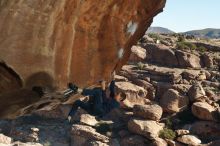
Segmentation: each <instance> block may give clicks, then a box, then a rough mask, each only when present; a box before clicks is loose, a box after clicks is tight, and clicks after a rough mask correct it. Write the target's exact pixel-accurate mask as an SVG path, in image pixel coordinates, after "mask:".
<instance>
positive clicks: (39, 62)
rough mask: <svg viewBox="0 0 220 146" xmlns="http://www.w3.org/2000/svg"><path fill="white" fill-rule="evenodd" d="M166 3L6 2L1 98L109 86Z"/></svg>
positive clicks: (1, 3) (0, 13) (1, 15)
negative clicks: (20, 91)
mask: <svg viewBox="0 0 220 146" xmlns="http://www.w3.org/2000/svg"><path fill="white" fill-rule="evenodd" d="M165 2H166V0H0V19H1V21H0V93H2V92H6V91H7V90H10V89H15V88H19V87H21V86H23V87H30V88H31V87H33V86H48V87H58V88H64V87H65V86H66V84H67V83H68V82H74V83H76V84H78V85H80V86H83V87H85V86H89V85H91V84H93V83H95V82H97V81H98V80H100V79H106V80H108V79H109V77H110V73H111V72H112V71H113V70H114V69H116V70H117V69H120V67H121V66H122V65H123V64H124V63H125V62H126V61H127V60H128V58H129V55H130V48H131V46H132V45H133V44H135V43H136V41H137V40H138V39H139V38H140V37H141V36H142V35H143V34H144V33H145V31H146V30H147V28H148V27H149V26H150V24H151V23H152V19H153V17H154V16H155V15H156V14H158V13H159V12H161V11H162V9H163V7H164V5H165ZM122 54H123V55H122ZM120 56H123V57H122V58H121V59H120Z"/></svg>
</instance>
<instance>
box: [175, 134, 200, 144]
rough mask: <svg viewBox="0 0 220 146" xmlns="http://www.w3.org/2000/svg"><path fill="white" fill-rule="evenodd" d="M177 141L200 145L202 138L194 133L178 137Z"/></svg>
mask: <svg viewBox="0 0 220 146" xmlns="http://www.w3.org/2000/svg"><path fill="white" fill-rule="evenodd" d="M177 141H179V142H181V143H184V144H187V145H198V144H200V143H201V140H200V139H198V138H197V137H195V136H194V135H183V136H181V137H178V138H177Z"/></svg>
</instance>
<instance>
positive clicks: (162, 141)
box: [150, 138, 168, 146]
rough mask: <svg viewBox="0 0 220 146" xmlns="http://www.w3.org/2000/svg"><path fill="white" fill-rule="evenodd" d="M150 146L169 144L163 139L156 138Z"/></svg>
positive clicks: (166, 145)
mask: <svg viewBox="0 0 220 146" xmlns="http://www.w3.org/2000/svg"><path fill="white" fill-rule="evenodd" d="M150 146H168V144H167V142H166V141H165V140H164V139H162V138H156V139H155V140H153V142H152V143H151V144H150Z"/></svg>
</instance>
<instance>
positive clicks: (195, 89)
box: [188, 83, 206, 102]
mask: <svg viewBox="0 0 220 146" xmlns="http://www.w3.org/2000/svg"><path fill="white" fill-rule="evenodd" d="M205 95H206V94H205V91H204V89H203V87H202V85H201V84H200V83H196V84H194V85H192V86H191V87H190V88H189V91H188V96H189V99H190V101H192V102H194V101H196V100H198V99H200V98H202V97H204V96H205Z"/></svg>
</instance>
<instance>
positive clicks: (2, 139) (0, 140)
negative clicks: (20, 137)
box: [0, 134, 12, 145]
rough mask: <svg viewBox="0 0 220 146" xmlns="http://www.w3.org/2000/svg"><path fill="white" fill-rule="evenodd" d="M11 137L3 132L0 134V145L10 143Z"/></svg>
mask: <svg viewBox="0 0 220 146" xmlns="http://www.w3.org/2000/svg"><path fill="white" fill-rule="evenodd" d="M11 142H12V139H11V138H10V137H8V136H5V135H4V134H0V145H1V144H8V145H9V144H11Z"/></svg>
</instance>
